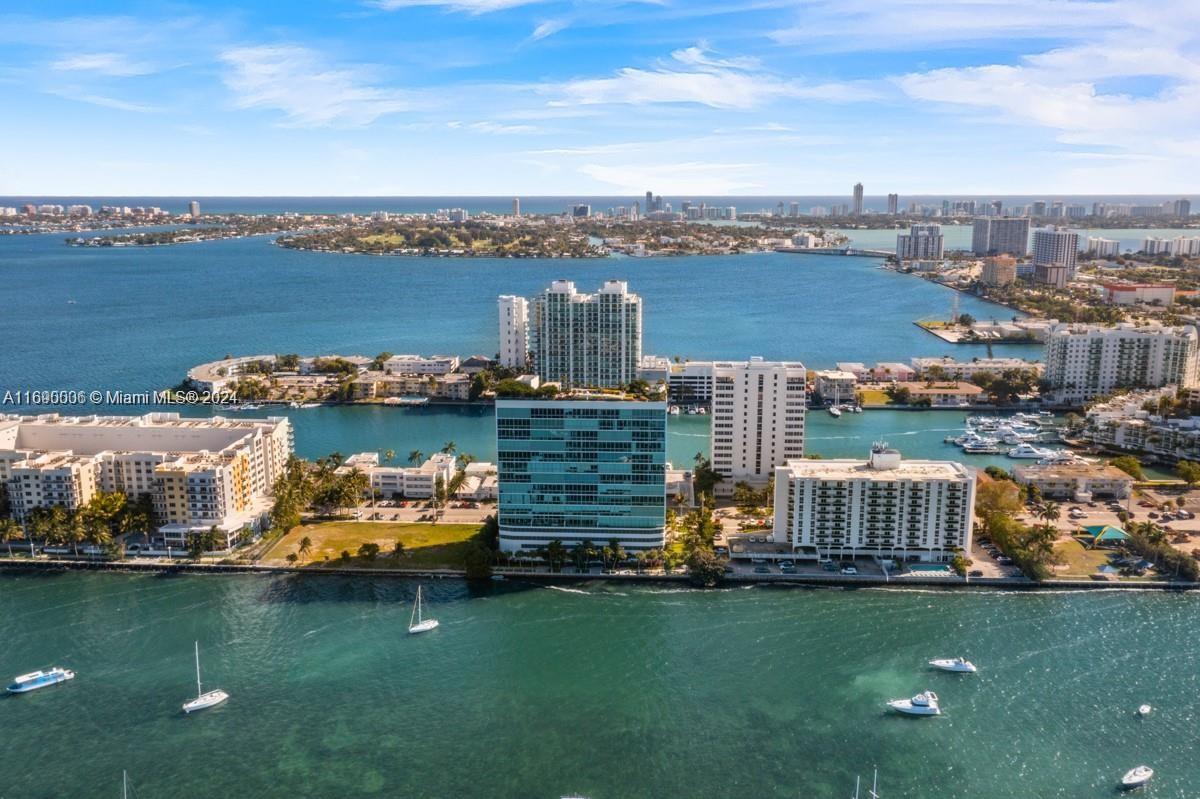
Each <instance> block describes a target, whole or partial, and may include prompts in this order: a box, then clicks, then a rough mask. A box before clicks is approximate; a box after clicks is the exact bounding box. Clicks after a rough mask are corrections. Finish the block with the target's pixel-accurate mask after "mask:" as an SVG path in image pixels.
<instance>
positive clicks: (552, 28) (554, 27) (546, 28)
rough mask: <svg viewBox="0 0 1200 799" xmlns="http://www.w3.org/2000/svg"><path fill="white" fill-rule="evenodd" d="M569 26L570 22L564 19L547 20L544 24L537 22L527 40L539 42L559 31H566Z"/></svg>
mask: <svg viewBox="0 0 1200 799" xmlns="http://www.w3.org/2000/svg"><path fill="white" fill-rule="evenodd" d="M570 24H571V22H570V20H566V19H548V20H546V21H545V22H539V23H538V26H537V27H536V28H534V29H533V33H531V34H529V38H530V39H532V40H533V41H535V42H536V41H541V40H542V39H545V38H547V37H549V36H553V35H554V34H556V33H558V32H559V31H562V30H566V28H567V26H569V25H570Z"/></svg>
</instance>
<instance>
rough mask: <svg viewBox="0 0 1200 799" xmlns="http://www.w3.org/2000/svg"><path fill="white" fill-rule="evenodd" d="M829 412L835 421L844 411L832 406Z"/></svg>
mask: <svg viewBox="0 0 1200 799" xmlns="http://www.w3.org/2000/svg"><path fill="white" fill-rule="evenodd" d="M828 411H829V415H830V416H832V417H833V418H835V419H836V418H838V417H839V416H841V415H842V409H841V408H839V407H838V406H836V405H830V406H829V408H828Z"/></svg>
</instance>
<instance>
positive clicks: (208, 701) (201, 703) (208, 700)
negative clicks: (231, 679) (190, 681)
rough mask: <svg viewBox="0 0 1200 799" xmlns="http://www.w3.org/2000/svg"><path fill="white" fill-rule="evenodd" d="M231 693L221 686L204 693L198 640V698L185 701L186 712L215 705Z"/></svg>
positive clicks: (184, 710) (184, 708)
mask: <svg viewBox="0 0 1200 799" xmlns="http://www.w3.org/2000/svg"><path fill="white" fill-rule="evenodd" d="M228 698H229V694H227V693H225V692H224V691H222V690H221V689H220V688H215V689H213V690H211V691H209V692H208V693H204V689H203V688H201V687H200V642H199V641H197V642H196V698H195V699H192V700H189V701H187V702H184V703H183V712H184V713H194V712H196V711H197V710H207V709H208V708H210V707H215V706H217V705H219V704H221V703H222V702H224V701H225V700H226V699H228Z"/></svg>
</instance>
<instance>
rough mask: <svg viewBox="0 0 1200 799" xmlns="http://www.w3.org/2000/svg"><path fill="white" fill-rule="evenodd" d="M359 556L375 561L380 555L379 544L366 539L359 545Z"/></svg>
mask: <svg viewBox="0 0 1200 799" xmlns="http://www.w3.org/2000/svg"><path fill="white" fill-rule="evenodd" d="M358 556H359V557H360V558H363V559H365V560H367V561H374V560H375V558H377V557H379V544H376V543H375V542H374V541H366V542H364V543H362V544H361V545H360V546H359V547H358Z"/></svg>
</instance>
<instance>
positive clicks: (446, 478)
mask: <svg viewBox="0 0 1200 799" xmlns="http://www.w3.org/2000/svg"><path fill="white" fill-rule="evenodd" d="M456 464H457V459H456V458H455V457H454V456H453V455H450V454H448V453H445V452H438V453H434V454H433V455H430V456H429V457H428V458H426V459H425V462H424V463H422V464H421V465H420V466H385V465H381V464H380V462H379V453H378V452H360V453H358V454H357V455H351V456H350V457H349V458H347V459H346V461H345V463H343V464H342V465H341V466H339V467H338V471H339V472H341V473H347V472H350V471H353V470H354V469H358V470H359V471H360V472H362V473H363V474H365V475H366V476H367V477H368V479H370V481H371V487H370V491H372V492H376V491H377V492H379V495H380V496H382V497H383V498H384V499H392V498H397V497H403V498H406V499H429V498H430V497H432V496H433V495H434V493H435V491H436V489H437V479H438V477H441V478H442V484H443V485H449V484H450V478H451V477H453V476H454V472H455V469H456ZM487 465H490V464H487Z"/></svg>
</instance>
